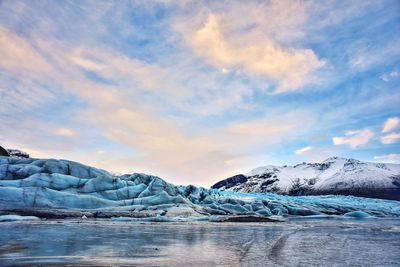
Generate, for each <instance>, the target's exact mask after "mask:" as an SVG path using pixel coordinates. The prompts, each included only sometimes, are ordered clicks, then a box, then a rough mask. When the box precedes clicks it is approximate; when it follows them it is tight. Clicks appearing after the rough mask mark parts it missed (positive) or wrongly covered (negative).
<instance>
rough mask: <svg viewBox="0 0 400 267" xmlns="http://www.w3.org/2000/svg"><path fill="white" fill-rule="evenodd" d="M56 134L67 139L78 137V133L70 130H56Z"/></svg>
mask: <svg viewBox="0 0 400 267" xmlns="http://www.w3.org/2000/svg"><path fill="white" fill-rule="evenodd" d="M54 134H56V135H60V136H66V137H71V136H75V135H77V133H76V132H75V131H74V130H72V129H69V128H57V129H55V130H54Z"/></svg>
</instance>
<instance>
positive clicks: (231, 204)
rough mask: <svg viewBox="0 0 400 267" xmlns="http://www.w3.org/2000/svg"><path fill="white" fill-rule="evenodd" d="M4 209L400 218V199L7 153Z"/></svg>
mask: <svg viewBox="0 0 400 267" xmlns="http://www.w3.org/2000/svg"><path fill="white" fill-rule="evenodd" d="M0 208H3V209H4V208H47V209H71V210H72V209H79V210H92V211H93V210H96V211H135V212H141V211H152V212H153V213H152V214H154V216H161V217H162V219H160V218H158V219H157V220H160V221H163V220H164V221H166V220H171V219H168V218H174V217H176V218H178V217H179V218H203V217H204V216H225V215H226V216H239V215H240V216H258V217H270V216H292V215H293V216H324V215H343V214H347V216H350V217H367V216H378V217H379V216H395V217H397V216H400V202H399V201H391V200H380V199H370V198H360V197H351V196H333V195H329V196H303V197H294V196H284V195H276V194H271V193H257V194H256V193H253V194H251V193H238V192H229V191H225V192H221V191H218V190H216V189H206V188H202V187H195V186H192V185H189V186H176V185H173V184H170V183H168V182H166V181H164V180H163V179H161V178H159V177H156V176H152V175H147V174H141V173H134V174H130V175H129V174H125V175H113V174H111V173H109V172H107V171H105V170H101V169H97V168H94V167H89V166H86V165H83V164H80V163H77V162H73V161H68V160H56V159H32V158H23V159H19V158H13V157H4V156H0ZM351 212H353V213H351ZM349 214H350V215H349ZM117 220H118V219H117ZM121 220H122V219H121Z"/></svg>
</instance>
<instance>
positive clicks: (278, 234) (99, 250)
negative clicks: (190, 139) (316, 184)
mask: <svg viewBox="0 0 400 267" xmlns="http://www.w3.org/2000/svg"><path fill="white" fill-rule="evenodd" d="M399 259H400V220H398V219H397V220H396V219H372V220H371V219H367V220H351V219H347V220H310V219H308V220H304V219H299V220H296V221H290V222H284V223H210V222H196V223H139V222H135V223H128V222H111V221H92V220H91V221H88V220H73V221H67V220H61V221H45V222H43V221H39V222H3V223H0V266H32V265H40V266H55V265H66V264H68V265H70V266H82V265H83V266H90V265H95V266H127V265H129V266H132V265H133V266H135V265H137V266H214V265H218V266H315V265H319V266H344V265H351V266H377V265H379V266H398V264H399Z"/></svg>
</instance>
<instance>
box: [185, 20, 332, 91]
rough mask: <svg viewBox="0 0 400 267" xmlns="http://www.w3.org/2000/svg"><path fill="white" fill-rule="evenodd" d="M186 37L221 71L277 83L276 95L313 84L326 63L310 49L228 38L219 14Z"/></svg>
mask: <svg viewBox="0 0 400 267" xmlns="http://www.w3.org/2000/svg"><path fill="white" fill-rule="evenodd" d="M186 38H187V40H188V42H189V44H190V45H191V46H192V47H193V48H194V49H195V51H196V52H198V53H199V54H200V55H201V56H204V57H205V58H206V59H207V60H208V61H209V62H211V63H212V64H215V65H217V66H218V67H219V68H222V69H224V68H239V69H243V70H244V71H247V72H250V73H255V74H260V75H266V76H267V77H270V78H272V79H274V80H276V81H277V82H278V83H279V86H278V88H277V90H276V91H277V92H285V91H291V90H296V89H299V88H301V87H303V86H304V85H306V84H308V83H310V81H312V73H313V72H314V71H316V70H318V69H319V68H321V67H322V66H323V65H324V64H325V63H324V62H323V61H322V60H319V59H318V57H317V56H316V55H315V53H314V52H313V51H312V50H310V49H295V48H283V47H280V46H279V45H278V44H277V43H275V42H274V40H272V39H271V40H252V42H246V43H245V44H242V43H243V39H244V38H246V35H245V34H243V33H241V34H240V35H238V36H230V38H229V39H228V38H227V37H225V36H224V33H223V29H222V25H221V22H220V21H219V18H218V15H216V14H210V15H209V16H208V18H207V20H206V22H205V24H204V25H203V26H202V27H201V28H199V29H198V30H196V31H195V32H194V33H193V34H192V35H189V36H187V37H186ZM238 39H239V40H238Z"/></svg>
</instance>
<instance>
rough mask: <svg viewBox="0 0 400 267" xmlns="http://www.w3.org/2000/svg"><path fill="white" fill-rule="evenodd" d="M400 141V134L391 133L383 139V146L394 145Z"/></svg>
mask: <svg viewBox="0 0 400 267" xmlns="http://www.w3.org/2000/svg"><path fill="white" fill-rule="evenodd" d="M398 139H400V133H390V134H387V135H384V136H382V137H381V142H382V144H386V145H388V144H393V143H396V142H397V140H398Z"/></svg>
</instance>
